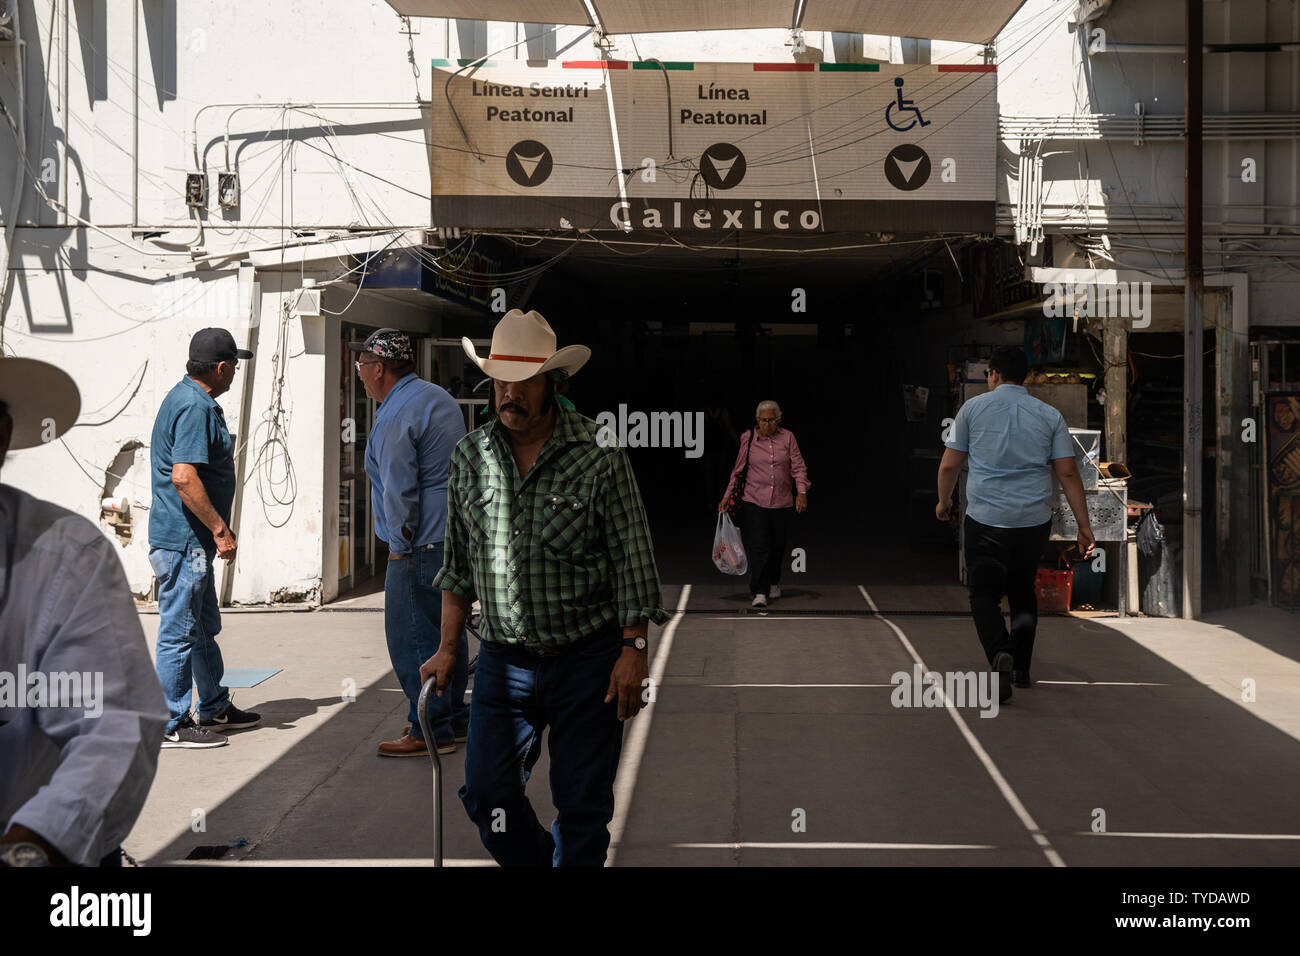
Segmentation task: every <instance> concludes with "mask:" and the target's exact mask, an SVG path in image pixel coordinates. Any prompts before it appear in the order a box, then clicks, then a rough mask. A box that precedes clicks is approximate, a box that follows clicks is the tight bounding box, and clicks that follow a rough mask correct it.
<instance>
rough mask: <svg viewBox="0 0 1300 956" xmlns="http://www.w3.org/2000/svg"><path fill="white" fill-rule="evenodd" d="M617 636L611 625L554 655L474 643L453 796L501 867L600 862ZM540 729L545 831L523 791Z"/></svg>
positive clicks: (611, 765) (609, 802)
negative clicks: (549, 812)
mask: <svg viewBox="0 0 1300 956" xmlns="http://www.w3.org/2000/svg"><path fill="white" fill-rule="evenodd" d="M620 635H621V629H619V628H611V629H610V630H608V631H606V632H604V633H602V634H600V635H598V636H596V637H595V638H593V639H591V640H588V641H585V642H584V643H583V644H582V645H581V646H580V647H578V648H577V649H576V650H573V651H571V652H569V653H567V654H561V655H557V656H554V657H537V656H535V655H533V654H530V653H529V652H527V651H524V650H522V649H519V648H512V647H507V646H505V645H501V644H494V643H492V642H489V641H485V642H483V644H482V645H481V646H480V648H479V657H478V669H477V671H476V672H475V675H474V708H473V710H472V711H471V713H470V725H469V745H468V750H467V752H466V755H465V785H464V786H463V787H461V788H460V799H461V802H463V803H464V804H465V809H466V811H468V813H469V817H470V819H471V820H473V821H474V823H475V824H477V826H478V832H479V837H480V839H482V841H483V846H485V847H486V848H487V851H488V852H489V853H491V854H492V858H493V859H495V860H496V861H497V862H498V863H499V864H501V865H502V866H552V865H553V866H581V865H586V866H601V865H603V864H604V862H605V853H606V851H607V850H608V849H609V821H610V820H611V819H613V817H614V776H615V774H616V773H617V771H618V758H619V754H620V752H621V751H622V749H623V724H622V723H621V722H620V721H619V719H618V701H617V700H615V701H612V702H610V703H608V704H606V703H604V700H605V693H606V691H607V690H608V689H609V677H610V674H611V673H612V672H613V670H614V663H615V662H616V661H617V660H618V657H619V654H620V653H621V652H622V647H621V645H620V643H619V636H620ZM548 726H549V727H550V729H551V730H550V757H551V799H552V801H553V802H554V803H555V809H556V810H557V811H558V813H557V816H556V818H555V823H554V825H553V826H552V827H551V830H550V832H547V831H546V830H545V829H544V828H543V827H542V825H541V823H539V822H538V819H537V814H536V813H534V812H533V807H532V804H531V803H529V801H528V797H527V796H526V795H525V794H524V784H525V783H527V781H528V777H529V775H530V773H531V772H532V769H533V767H534V766H535V765H536V764H537V760H538V758H539V757H540V756H541V744H542V731H543V730H544V729H545V728H546V727H548Z"/></svg>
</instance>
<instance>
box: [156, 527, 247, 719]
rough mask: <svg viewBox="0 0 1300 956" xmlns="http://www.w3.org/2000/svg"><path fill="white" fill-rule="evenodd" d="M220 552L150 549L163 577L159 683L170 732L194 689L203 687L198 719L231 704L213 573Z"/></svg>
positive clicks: (160, 577) (159, 575) (159, 598)
mask: <svg viewBox="0 0 1300 956" xmlns="http://www.w3.org/2000/svg"><path fill="white" fill-rule="evenodd" d="M215 556H216V552H215V551H211V552H209V551H205V550H204V549H203V548H191V549H190V550H189V551H167V550H165V549H163V548H151V549H150V551H149V563H150V564H151V565H153V573H154V574H155V575H156V576H157V578H158V651H157V659H158V665H157V666H158V682H159V683H160V684H162V689H163V694H164V696H166V698H167V709H168V710H169V711H170V712H171V719H170V720H169V721H168V722H167V733H171V732H172V731H173V730H175V729H176V725H177V724H179V723H180V722H181V719H182V718H183V717H184V716H185V715H186V714H187V713H189V709H190V700H191V695H192V690H193V688H194V687H198V691H199V719H200V720H202V719H204V718H208V717H215V716H216V715H217V714H219V713H221V712H222V711H224V710H225V709H226V707H227V706H228V705H229V703H230V691H228V690H227V689H226V688H224V687H222V686H221V678H222V677H223V676H224V675H225V664H224V662H223V661H222V660H221V648H219V647H217V640H216V638H217V635H218V634H220V633H221V610H220V606H219V605H218V604H217V588H216V582H215V580H214V575H213V573H212V559H213V558H214V557H215Z"/></svg>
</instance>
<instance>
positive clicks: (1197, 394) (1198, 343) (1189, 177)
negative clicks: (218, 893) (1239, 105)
mask: <svg viewBox="0 0 1300 956" xmlns="http://www.w3.org/2000/svg"><path fill="white" fill-rule="evenodd" d="M1185 2H1186V10H1185V13H1186V25H1187V27H1186V32H1185V37H1186V40H1185V50H1184V63H1185V64H1186V67H1185V69H1184V73H1183V103H1184V106H1183V110H1184V114H1183V117H1184V123H1185V127H1186V138H1185V140H1184V146H1183V168H1184V172H1185V178H1184V188H1185V193H1184V199H1185V201H1184V203H1183V208H1184V209H1185V210H1186V211H1187V212H1186V216H1185V217H1184V219H1185V224H1184V233H1183V242H1184V253H1185V256H1186V262H1187V270H1186V284H1185V288H1184V293H1183V319H1184V325H1183V328H1184V333H1183V617H1184V618H1186V619H1189V620H1191V619H1195V618H1198V617H1200V616H1201V511H1202V502H1203V501H1204V489H1203V487H1202V485H1203V484H1204V482H1203V481H1202V477H1201V469H1202V467H1203V452H1202V448H1203V443H1202V428H1203V426H1202V408H1201V404H1202V402H1201V394H1202V389H1203V387H1204V379H1203V376H1202V374H1201V351H1202V341H1203V338H1204V335H1203V330H1202V328H1201V322H1202V312H1201V297H1202V294H1203V293H1204V286H1205V276H1204V271H1203V267H1202V255H1201V237H1202V220H1203V216H1202V211H1203V210H1202V202H1203V196H1202V188H1201V187H1202V166H1203V156H1202V153H1201V149H1202V135H1201V134H1202V113H1203V105H1204V97H1203V96H1202V57H1203V54H1202V45H1203V41H1204V33H1205V30H1204V10H1203V9H1202V0H1185Z"/></svg>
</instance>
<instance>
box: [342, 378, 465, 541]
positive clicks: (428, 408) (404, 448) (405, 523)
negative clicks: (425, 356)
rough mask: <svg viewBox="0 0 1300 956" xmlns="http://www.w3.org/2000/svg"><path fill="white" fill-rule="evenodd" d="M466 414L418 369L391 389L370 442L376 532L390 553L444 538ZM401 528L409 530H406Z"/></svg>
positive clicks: (368, 461)
mask: <svg viewBox="0 0 1300 956" xmlns="http://www.w3.org/2000/svg"><path fill="white" fill-rule="evenodd" d="M464 437H465V418H464V416H463V415H462V414H461V410H460V406H459V405H457V404H456V400H455V399H454V398H452V397H451V395H450V394H449V393H448V392H447V390H446V389H444V388H440V387H439V386H437V385H434V384H433V383H432V382H426V381H424V380H423V379H421V378H420V377H419V376H418V375H416V374H415V373H414V372H412V373H411V374H409V375H407V376H406V377H405V378H403V379H402V380H401V381H399V382H398V383H397V384H396V385H394V386H393V390H392V391H391V392H389V393H388V397H387V398H385V399H384V400H383V402H382V403H380V405H379V411H377V412H376V413H375V423H374V427H372V428H371V430H370V438H369V440H368V442H367V444H366V475H368V476H369V478H370V504H371V508H372V510H373V511H374V515H375V534H377V535H378V536H379V537H380V538H382V539H383V540H384V541H386V542H388V550H389V552H390V553H392V554H409V553H410V552H411V551H412V550H414V549H415V548H422V547H424V546H425V545H428V544H435V543H437V542H440V541H442V539H443V534H444V531H445V529H446V526H447V470H448V468H449V467H450V464H451V453H452V449H454V448H455V447H456V443H457V442H458V441H460V440H461V439H462V438H464ZM403 532H406V533H405V534H404V533H403Z"/></svg>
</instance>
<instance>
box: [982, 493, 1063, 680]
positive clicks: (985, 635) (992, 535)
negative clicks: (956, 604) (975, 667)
mask: <svg viewBox="0 0 1300 956" xmlns="http://www.w3.org/2000/svg"><path fill="white" fill-rule="evenodd" d="M965 521H966V582H967V584H968V586H969V587H970V613H971V617H973V618H974V619H975V630H976V631H977V632H978V633H979V637H980V643H981V644H983V645H984V654H985V655H986V656H987V657H988V660H989V663H990V664H992V663H993V657H994V655H996V654H998V653H999V652H1001V651H1009V652H1010V653H1011V656H1012V657H1013V658H1015V662H1016V663H1015V668H1016V670H1019V671H1028V670H1029V662H1030V660H1031V658H1032V657H1033V655H1034V632H1035V631H1036V630H1037V629H1038V597H1037V595H1036V594H1035V593H1034V575H1035V573H1036V572H1037V570H1038V559H1039V558H1040V557H1041V556H1042V554H1043V549H1044V548H1045V547H1047V540H1048V537H1049V536H1050V535H1051V533H1052V523H1051V522H1050V521H1048V522H1045V523H1044V524H1040V525H1034V526H1033V527H1029V528H994V527H991V526H990V525H986V524H980V523H979V522H978V521H976V520H974V519H973V518H971V517H970V516H969V515H967V516H966V519H965ZM1004 594H1005V595H1006V596H1007V603H1008V604H1009V605H1010V606H1011V630H1010V632H1008V631H1007V626H1006V624H1005V623H1004V622H1003V620H1002V595H1004Z"/></svg>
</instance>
